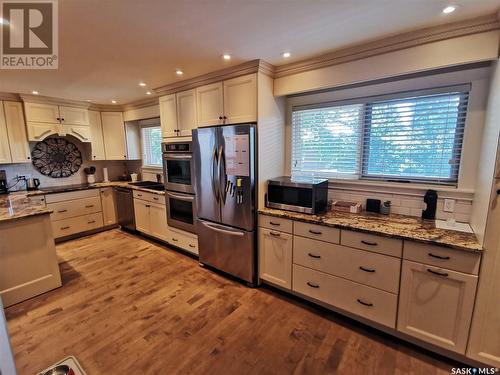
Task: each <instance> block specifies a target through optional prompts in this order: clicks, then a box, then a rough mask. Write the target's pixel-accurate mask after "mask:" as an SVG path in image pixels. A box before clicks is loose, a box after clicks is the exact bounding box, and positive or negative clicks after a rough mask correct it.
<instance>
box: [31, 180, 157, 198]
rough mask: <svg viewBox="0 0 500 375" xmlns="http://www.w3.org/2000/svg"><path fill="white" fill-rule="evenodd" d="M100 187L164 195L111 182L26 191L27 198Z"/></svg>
mask: <svg viewBox="0 0 500 375" xmlns="http://www.w3.org/2000/svg"><path fill="white" fill-rule="evenodd" d="M102 187H126V188H129V189H133V190H141V191H146V192H148V193H152V194H158V195H165V191H158V190H153V189H147V188H144V187H141V186H133V185H130V184H129V183H128V182H126V181H111V182H96V183H94V184H81V185H66V186H59V187H54V188H46V189H43V190H32V191H28V192H27V194H28V196H35V195H46V194H56V193H67V192H70V191H78V190H89V189H99V188H102Z"/></svg>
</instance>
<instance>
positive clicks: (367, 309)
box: [293, 264, 397, 328]
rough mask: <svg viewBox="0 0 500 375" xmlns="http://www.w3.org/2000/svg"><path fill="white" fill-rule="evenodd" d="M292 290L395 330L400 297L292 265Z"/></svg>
mask: <svg viewBox="0 0 500 375" xmlns="http://www.w3.org/2000/svg"><path fill="white" fill-rule="evenodd" d="M293 290H294V291H296V292H298V293H301V294H303V295H305V296H308V297H311V298H314V299H317V300H319V301H322V302H325V303H327V304H329V305H332V306H334V307H338V308H339V309H342V310H345V311H347V312H350V313H353V314H355V315H359V316H361V317H363V318H366V319H369V320H373V321H375V322H377V323H380V324H382V325H385V326H388V327H391V328H394V327H395V325H396V306H397V296H396V295H394V294H391V293H387V292H384V291H382V290H378V289H375V288H371V287H369V286H366V285H361V284H358V283H355V282H352V281H349V280H345V279H342V278H339V277H335V276H331V275H328V274H326V273H323V272H319V271H315V270H311V269H309V268H305V267H302V266H299V265H296V264H294V265H293Z"/></svg>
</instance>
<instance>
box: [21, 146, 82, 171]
mask: <svg viewBox="0 0 500 375" xmlns="http://www.w3.org/2000/svg"><path fill="white" fill-rule="evenodd" d="M31 158H32V160H33V165H34V166H35V168H36V169H38V171H39V172H40V173H42V174H44V175H46V176H49V177H52V178H62V177H69V176H71V175H73V174H75V173H76V172H78V170H79V169H80V167H81V165H82V163H83V161H82V154H81V152H80V150H79V149H78V147H76V146H75V144H74V143H71V142H69V141H67V140H65V139H64V138H48V139H46V140H44V141H41V142H38V143H37V144H36V145H35V147H34V148H33V151H31Z"/></svg>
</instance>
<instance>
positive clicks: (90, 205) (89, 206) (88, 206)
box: [85, 204, 94, 208]
mask: <svg viewBox="0 0 500 375" xmlns="http://www.w3.org/2000/svg"><path fill="white" fill-rule="evenodd" d="M92 207H94V205H93V204H88V205H86V206H85V208H92Z"/></svg>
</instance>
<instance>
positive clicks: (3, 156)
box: [0, 105, 12, 164]
mask: <svg viewBox="0 0 500 375" xmlns="http://www.w3.org/2000/svg"><path fill="white" fill-rule="evenodd" d="M1 163H12V158H11V155H10V145H9V135H8V133H7V124H6V123H5V116H4V111H3V106H1V105H0V164H1Z"/></svg>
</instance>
